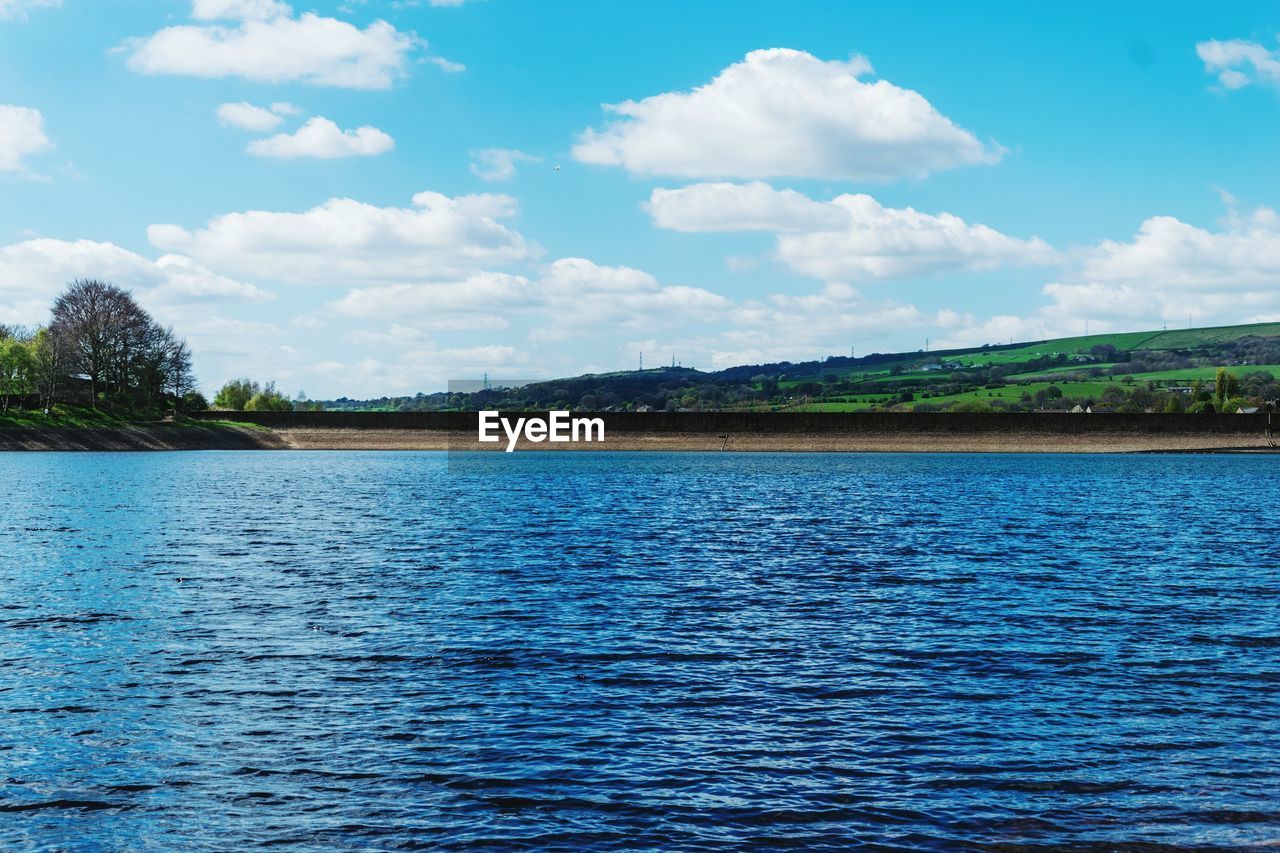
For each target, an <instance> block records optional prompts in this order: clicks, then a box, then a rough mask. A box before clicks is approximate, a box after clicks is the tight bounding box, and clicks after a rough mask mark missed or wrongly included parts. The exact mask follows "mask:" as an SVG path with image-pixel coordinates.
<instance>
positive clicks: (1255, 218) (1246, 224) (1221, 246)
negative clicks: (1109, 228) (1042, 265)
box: [1083, 208, 1280, 292]
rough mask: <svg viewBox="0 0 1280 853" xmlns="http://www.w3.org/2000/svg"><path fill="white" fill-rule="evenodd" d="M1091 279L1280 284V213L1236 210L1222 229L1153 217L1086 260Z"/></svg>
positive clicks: (1194, 285)
mask: <svg viewBox="0 0 1280 853" xmlns="http://www.w3.org/2000/svg"><path fill="white" fill-rule="evenodd" d="M1083 276H1084V278H1085V279H1087V280H1089V281H1102V282H1108V283H1113V284H1115V283H1123V284H1137V285H1140V286H1143V287H1150V288H1157V287H1159V288H1170V289H1178V290H1212V289H1225V290H1232V291H1237V292H1238V291H1241V290H1247V289H1251V288H1254V287H1258V286H1266V287H1277V286H1280V215H1278V214H1277V213H1276V212H1275V211H1274V210H1271V209H1270V208H1259V209H1258V210H1256V211H1254V212H1253V213H1252V214H1251V215H1249V216H1247V217H1243V218H1242V217H1239V216H1236V215H1235V214H1232V215H1231V216H1230V217H1228V218H1227V220H1226V221H1225V222H1224V223H1223V229H1222V230H1221V231H1209V230H1207V229H1204V228H1197V227H1196V226H1194V225H1188V224H1187V223H1185V222H1182V221H1180V220H1178V219H1175V218H1173V217H1171V216H1153V217H1151V218H1150V219H1148V220H1147V221H1146V222H1143V223H1142V225H1141V226H1140V227H1139V228H1138V233H1137V234H1136V235H1135V236H1134V238H1133V239H1132V240H1131V241H1129V242H1127V243H1119V242H1115V241H1113V240H1106V241H1103V242H1102V243H1100V244H1099V245H1098V246H1097V247H1096V248H1095V249H1093V250H1092V251H1091V252H1090V253H1089V256H1088V258H1087V260H1086V262H1085V264H1084V269H1083Z"/></svg>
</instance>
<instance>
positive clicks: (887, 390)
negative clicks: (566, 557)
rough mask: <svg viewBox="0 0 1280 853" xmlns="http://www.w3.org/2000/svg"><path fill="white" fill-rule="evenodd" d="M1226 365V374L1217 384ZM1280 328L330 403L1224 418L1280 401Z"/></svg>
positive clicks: (604, 377)
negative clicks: (1224, 413) (1078, 412)
mask: <svg viewBox="0 0 1280 853" xmlns="http://www.w3.org/2000/svg"><path fill="white" fill-rule="evenodd" d="M1219 368H1227V370H1228V375H1227V376H1224V377H1223V380H1222V382H1221V383H1220V384H1221V386H1222V387H1218V383H1217V382H1216V380H1217V374H1218V369H1219ZM1276 376H1280V323H1256V324H1250V325H1239V326H1216V327H1208V328H1200V329H1179V330H1158V331H1145V332H1120V333H1109V334H1098V335H1088V336H1078V337H1070V338H1057V339H1053V340H1044V341H1027V342H1022V343H1014V344H1003V345H996V346H992V345H987V346H982V347H971V348H966V349H949V350H937V351H930V352H926V351H916V352H905V353H874V354H871V355H867V356H862V357H859V358H853V357H846V356H833V357H831V358H827V359H824V360H822V361H808V362H795V363H793V362H777V363H771V364H754V365H741V366H738V367H731V368H726V369H723V370H718V371H710V372H703V371H698V370H693V369H690V368H680V367H674V368H673V367H659V368H653V369H650V370H643V371H619V372H614V373H603V374H587V375H584V376H577V377H569V378H564V379H556V380H550V381H546V382H539V383H534V384H530V385H524V386H521V387H517V388H499V389H491V390H482V391H477V392H474V393H468V394H449V393H437V394H419V395H417V396H415V397H400V398H390V397H389V398H382V399H379V400H363V401H357V400H349V399H346V398H343V399H340V400H333V401H326V402H325V403H324V407H325V408H326V409H332V410H340V411H341V410H347V411H440V410H458V409H462V410H475V409H479V408H502V409H510V410H518V409H549V408H570V409H578V410H584V411H586V410H603V411H617V410H639V411H646V410H662V411H680V410H701V411H707V410H753V411H875V410H899V411H901V410H905V411H950V410H962V411H963V410H974V411H986V410H996V411H1019V410H1054V409H1071V408H1074V407H1076V406H1080V407H1081V409H1085V408H1088V409H1091V410H1093V411H1107V410H1118V411H1188V410H1189V411H1203V410H1208V411H1219V410H1226V409H1227V408H1229V409H1230V410H1231V411H1235V410H1236V409H1238V408H1243V407H1250V406H1254V405H1264V404H1265V403H1266V402H1267V401H1269V400H1274V399H1276V398H1277V397H1280V387H1277V385H1276V382H1275V377H1276Z"/></svg>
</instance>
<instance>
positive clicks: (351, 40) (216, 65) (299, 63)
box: [123, 0, 420, 89]
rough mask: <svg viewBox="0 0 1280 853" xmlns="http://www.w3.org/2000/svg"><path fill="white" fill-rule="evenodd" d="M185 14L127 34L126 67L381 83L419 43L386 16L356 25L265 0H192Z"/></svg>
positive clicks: (356, 85) (401, 69)
mask: <svg viewBox="0 0 1280 853" xmlns="http://www.w3.org/2000/svg"><path fill="white" fill-rule="evenodd" d="M192 16H193V17H194V18H196V20H198V21H200V22H201V23H199V24H184V25H179V26H173V27H166V28H165V29H163V30H160V31H159V32H157V33H154V34H153V35H150V36H147V37H145V38H137V39H131V40H129V41H128V42H126V43H125V44H124V46H123V47H124V50H125V51H126V52H127V53H128V65H129V67H130V68H132V69H133V70H134V71H137V72H140V73H143V74H182V75H188V76H194V77H210V78H221V77H240V78H243V79H246V80H253V81H256V82H262V83H285V82H300V83H308V84H311V85H314V86H337V87H343V88H349V89H386V88H389V87H390V86H391V85H392V83H393V82H395V80H396V79H397V78H399V77H402V76H404V74H405V71H406V67H407V65H408V61H409V56H410V54H411V53H412V52H413V50H414V49H415V48H416V47H417V46H418V45H419V44H420V40H419V39H417V37H415V36H413V35H411V34H407V33H401V32H399V31H398V30H396V28H395V27H393V26H392V25H391V24H389V23H387V22H386V21H375V22H373V23H372V24H370V25H369V26H368V27H366V28H364V29H360V28H359V27H356V26H354V25H352V24H349V23H347V22H346V21H340V20H338V19H336V18H326V17H322V16H320V15H317V14H315V13H313V12H307V13H304V14H303V15H301V16H298V17H295V16H294V15H293V12H292V10H291V9H290V8H289V7H288V6H287V5H285V4H283V3H276V2H270V0H196V2H195V3H194V5H193V7H192ZM219 21H221V22H219ZM228 22H230V24H231V25H229V24H228Z"/></svg>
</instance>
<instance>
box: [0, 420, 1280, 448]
mask: <svg viewBox="0 0 1280 853" xmlns="http://www.w3.org/2000/svg"><path fill="white" fill-rule="evenodd" d="M1009 426H1010V427H1011V428H1010V429H1006V430H995V429H987V430H981V431H919V430H887V429H877V430H865V431H832V432H813V431H795V432H790V431H788V432H781V431H780V432H750V431H725V432H721V433H715V432H706V431H671V430H654V431H619V432H615V433H612V434H610V433H608V432H606V434H605V440H604V441H603V442H593V443H578V444H572V443H571V444H555V445H551V444H548V443H545V442H544V443H531V442H528V441H526V440H524V439H521V441H520V442H519V443H518V444H517V451H518V452H529V451H532V452H541V453H556V452H571V453H584V452H585V453H590V452H597V453H598V452H608V451H650V452H691V453H699V452H701V453H705V452H739V453H787V452H808V453H1228V454H1240V453H1260V454H1262V453H1276V452H1280V449H1277V448H1274V447H1271V446H1269V445H1268V444H1267V442H1266V440H1265V439H1264V438H1263V437H1262V436H1260V435H1257V434H1250V433H1240V434H1231V433H1226V434H1224V433H1222V432H1209V431H1206V432H1203V433H1189V432H1169V433H1163V432H1143V433H1133V432H1094V431H1085V432H1049V431H1027V430H1019V429H1017V428H1016V426H1017V425H1016V424H1010V425H1009ZM505 446H506V445H505V443H500V444H481V443H479V442H478V441H477V440H476V433H475V431H473V430H457V429H414V428H403V427H401V428H348V427H276V428H270V427H263V426H251V425H245V426H234V425H228V424H217V425H214V424H198V423H197V424H190V425H184V426H173V425H160V424H154V425H153V424H139V425H133V426H127V427H110V428H18V429H0V451H36V452H39V451H48V452H58V451H62V452H90V451H98V452H104V451H105V452H137V451H189V450H328V451H343V450H372V451H468V452H472V451H474V452H486V453H501V452H503V451H504V450H505Z"/></svg>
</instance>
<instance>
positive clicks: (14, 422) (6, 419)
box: [0, 406, 270, 432]
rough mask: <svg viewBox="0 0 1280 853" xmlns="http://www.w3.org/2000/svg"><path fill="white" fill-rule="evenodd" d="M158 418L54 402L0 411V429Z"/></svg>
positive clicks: (99, 425) (112, 424)
mask: <svg viewBox="0 0 1280 853" xmlns="http://www.w3.org/2000/svg"><path fill="white" fill-rule="evenodd" d="M159 420H160V417H159V415H158V414H157V413H156V412H130V411H122V410H119V409H91V408H89V407H88V406H55V407H54V408H53V411H52V412H51V413H50V414H48V415H46V414H45V413H44V412H42V411H39V410H32V409H10V410H9V411H8V412H6V413H4V414H0V429H112V428H118V427H125V426H130V425H136V424H145V423H156V422H158V421H159ZM167 425H169V426H177V427H195V426H217V427H238V428H240V429H251V430H261V431H264V432H270V430H269V429H267V428H266V427H263V426H259V425H258V424H246V423H238V422H236V421H187V420H175V421H172V422H167Z"/></svg>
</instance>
